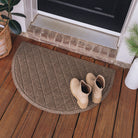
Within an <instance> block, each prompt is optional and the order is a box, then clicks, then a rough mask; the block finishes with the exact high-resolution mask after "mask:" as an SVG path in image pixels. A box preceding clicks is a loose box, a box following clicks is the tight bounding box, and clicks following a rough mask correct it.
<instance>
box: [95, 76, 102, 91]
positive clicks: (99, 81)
mask: <svg viewBox="0 0 138 138" xmlns="http://www.w3.org/2000/svg"><path fill="white" fill-rule="evenodd" d="M96 85H97V86H98V87H99V88H100V89H101V88H103V80H102V78H100V77H99V78H97V80H96Z"/></svg>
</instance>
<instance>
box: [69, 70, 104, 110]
mask: <svg viewBox="0 0 138 138" xmlns="http://www.w3.org/2000/svg"><path fill="white" fill-rule="evenodd" d="M104 87H105V79H104V77H103V76H101V75H98V76H97V77H95V76H94V75H93V74H92V73H88V74H87V75H86V82H85V81H83V80H81V81H79V80H78V79H76V78H73V79H72V80H71V81H70V89H71V93H72V95H73V96H74V97H75V98H76V99H77V104H78V105H79V107H80V108H81V109H85V108H87V106H88V102H89V100H88V96H89V94H90V93H91V92H92V101H93V102H94V103H100V102H101V99H102V90H103V89H104Z"/></svg>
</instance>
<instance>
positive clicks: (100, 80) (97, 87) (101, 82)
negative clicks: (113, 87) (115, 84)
mask: <svg viewBox="0 0 138 138" xmlns="http://www.w3.org/2000/svg"><path fill="white" fill-rule="evenodd" d="M104 87H105V79H104V77H103V76H102V75H98V76H97V77H96V80H95V81H94V85H93V93H92V101H93V102H94V103H100V102H101V100H102V91H103V89H104Z"/></svg>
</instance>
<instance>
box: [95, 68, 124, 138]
mask: <svg viewBox="0 0 138 138" xmlns="http://www.w3.org/2000/svg"><path fill="white" fill-rule="evenodd" d="M110 67H111V68H112V69H115V70H116V74H115V78H114V83H113V86H112V88H111V90H110V92H109V95H108V96H107V98H106V99H105V100H104V101H103V102H102V103H101V107H100V110H99V115H98V118H97V124H96V127H95V132H94V135H93V137H94V138H109V137H112V130H113V125H114V119H115V114H116V108H117V103H118V98H119V92H120V87H121V81H122V74H123V69H122V68H119V67H115V66H110Z"/></svg>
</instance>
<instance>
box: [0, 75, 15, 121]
mask: <svg viewBox="0 0 138 138" xmlns="http://www.w3.org/2000/svg"><path fill="white" fill-rule="evenodd" d="M15 90H16V87H15V85H14V84H13V80H12V75H11V72H10V74H9V75H8V77H7V79H6V80H5V82H4V84H3V85H2V86H1V87H0V119H1V118H2V115H3V114H4V112H5V110H6V108H7V106H8V105H9V103H10V101H11V99H12V97H13V95H14V93H15Z"/></svg>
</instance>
